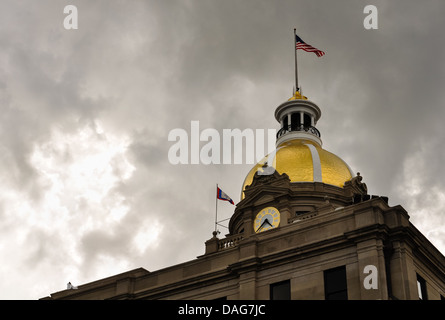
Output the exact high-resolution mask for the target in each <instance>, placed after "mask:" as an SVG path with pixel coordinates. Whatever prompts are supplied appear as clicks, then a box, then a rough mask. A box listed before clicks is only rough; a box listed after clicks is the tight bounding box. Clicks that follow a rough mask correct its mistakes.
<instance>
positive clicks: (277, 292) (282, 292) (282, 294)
mask: <svg viewBox="0 0 445 320" xmlns="http://www.w3.org/2000/svg"><path fill="white" fill-rule="evenodd" d="M270 300H290V280H286V281H282V282H277V283H273V284H271V285H270Z"/></svg>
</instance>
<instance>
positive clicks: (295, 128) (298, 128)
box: [277, 125, 321, 139]
mask: <svg viewBox="0 0 445 320" xmlns="http://www.w3.org/2000/svg"><path fill="white" fill-rule="evenodd" d="M292 131H305V132H308V133H311V134H313V135H315V136H317V137H318V138H321V134H320V131H318V129H317V128H315V127H313V126H293V125H288V126H284V127H282V128H281V129H280V130H278V132H277V139H278V138H279V137H281V136H282V135H284V134H286V133H288V132H292Z"/></svg>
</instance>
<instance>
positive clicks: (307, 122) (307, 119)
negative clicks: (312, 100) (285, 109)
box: [304, 113, 311, 128]
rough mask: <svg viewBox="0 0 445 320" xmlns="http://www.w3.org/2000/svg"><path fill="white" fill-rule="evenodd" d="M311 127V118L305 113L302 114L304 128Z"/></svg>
mask: <svg viewBox="0 0 445 320" xmlns="http://www.w3.org/2000/svg"><path fill="white" fill-rule="evenodd" d="M310 126H311V116H310V115H308V114H307V113H305V114H304V127H305V128H307V127H310Z"/></svg>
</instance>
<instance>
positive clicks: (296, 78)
mask: <svg viewBox="0 0 445 320" xmlns="http://www.w3.org/2000/svg"><path fill="white" fill-rule="evenodd" d="M297 37H298V36H297V29H295V28H294V41H295V90H296V91H300V88H299V87H298V64H297V46H296V44H297ZM294 94H295V92H294Z"/></svg>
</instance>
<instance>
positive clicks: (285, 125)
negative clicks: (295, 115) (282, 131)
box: [283, 115, 289, 130]
mask: <svg viewBox="0 0 445 320" xmlns="http://www.w3.org/2000/svg"><path fill="white" fill-rule="evenodd" d="M288 125H289V124H288V123H287V115H286V116H285V117H284V119H283V128H286V130H287V126H288Z"/></svg>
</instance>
